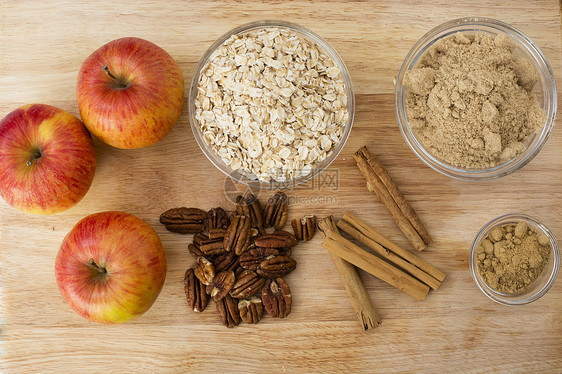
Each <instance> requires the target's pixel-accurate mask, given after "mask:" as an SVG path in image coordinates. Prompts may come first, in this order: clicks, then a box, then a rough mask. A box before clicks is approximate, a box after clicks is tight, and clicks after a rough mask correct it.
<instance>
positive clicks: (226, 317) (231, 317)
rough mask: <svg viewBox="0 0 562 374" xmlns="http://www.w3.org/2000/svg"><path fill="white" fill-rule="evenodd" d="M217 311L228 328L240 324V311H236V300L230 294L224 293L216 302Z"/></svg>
mask: <svg viewBox="0 0 562 374" xmlns="http://www.w3.org/2000/svg"><path fill="white" fill-rule="evenodd" d="M216 304H217V312H218V314H219V317H220V319H221V321H222V323H223V325H225V326H226V327H228V328H232V327H234V326H238V325H239V324H240V312H239V311H238V302H237V301H236V300H234V299H233V298H232V296H230V295H226V296H225V297H224V298H223V299H222V300H219V301H218V302H217V303H216Z"/></svg>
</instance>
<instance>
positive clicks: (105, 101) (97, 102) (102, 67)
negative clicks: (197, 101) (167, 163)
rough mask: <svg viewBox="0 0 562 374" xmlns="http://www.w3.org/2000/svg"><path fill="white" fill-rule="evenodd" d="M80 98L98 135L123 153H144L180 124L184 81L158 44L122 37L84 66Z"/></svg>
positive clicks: (85, 118)
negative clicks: (141, 150) (126, 150)
mask: <svg viewBox="0 0 562 374" xmlns="http://www.w3.org/2000/svg"><path fill="white" fill-rule="evenodd" d="M76 96H77V100H78V108H79V109H80V116H81V117H82V120H83V121H84V124H85V125H86V127H87V128H88V129H89V130H90V131H91V132H92V134H94V135H95V136H97V137H98V138H99V139H100V140H102V141H103V142H105V143H107V144H109V145H112V146H114V147H117V148H141V147H146V146H148V145H151V144H153V143H156V142H157V141H159V140H161V139H162V138H163V137H164V136H166V134H167V133H168V132H169V131H170V130H171V129H172V127H174V125H175V124H176V122H177V121H178V119H179V117H180V114H181V110H182V106H183V76H182V73H181V71H180V68H179V67H178V64H177V63H176V62H175V61H174V59H173V58H172V57H171V56H170V55H169V54H168V53H167V52H166V51H164V50H163V49H162V48H160V47H158V46H157V45H156V44H153V43H151V42H149V41H146V40H143V39H139V38H122V39H117V40H114V41H112V42H109V43H107V44H106V45H104V46H103V47H101V48H99V49H98V50H97V51H95V52H94V53H92V54H91V55H90V56H89V57H88V58H87V59H86V61H84V63H83V64H82V67H81V68H80V72H79V73H78V81H77V86H76Z"/></svg>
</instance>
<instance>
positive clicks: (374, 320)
mask: <svg viewBox="0 0 562 374" xmlns="http://www.w3.org/2000/svg"><path fill="white" fill-rule="evenodd" d="M330 257H332V261H333V262H334V265H336V269H337V270H338V273H339V274H340V278H341V280H342V281H343V285H344V287H345V289H346V291H347V294H348V295H349V298H350V300H351V305H352V306H353V309H354V310H355V314H356V315H357V318H358V319H359V323H361V326H362V327H363V330H370V329H374V328H375V327H377V326H378V325H380V324H381V323H382V321H381V319H380V317H379V315H378V314H377V311H376V310H375V307H374V306H373V302H372V301H371V298H370V297H369V293H368V292H367V289H366V288H365V285H364V284H363V281H362V280H361V277H360V276H359V273H357V269H356V268H355V266H353V265H352V264H350V263H349V262H347V261H345V260H342V259H341V258H339V257H338V256H335V255H333V254H331V253H330Z"/></svg>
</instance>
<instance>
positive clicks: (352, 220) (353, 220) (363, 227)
mask: <svg viewBox="0 0 562 374" xmlns="http://www.w3.org/2000/svg"><path fill="white" fill-rule="evenodd" d="M341 221H345V222H348V223H349V224H351V225H352V226H354V227H355V228H357V229H358V230H360V231H361V232H362V233H363V234H364V235H365V236H366V237H368V238H369V239H372V240H374V241H375V242H377V243H379V244H380V245H381V246H383V247H384V248H386V249H388V250H389V251H391V252H393V253H395V254H396V255H398V256H400V257H402V258H403V259H405V260H406V261H408V262H410V263H412V264H413V265H415V266H416V267H418V268H420V269H421V270H423V271H424V272H426V273H427V274H429V275H431V276H432V277H433V278H435V279H437V280H438V281H439V282H443V280H444V279H445V273H443V272H442V271H440V270H439V269H436V268H435V267H433V266H431V265H430V264H428V263H427V262H425V261H424V260H422V259H421V258H419V257H417V256H416V255H414V254H413V253H411V252H410V251H408V250H406V249H404V248H402V247H400V246H399V245H397V244H395V243H393V242H392V241H390V240H389V239H387V238H386V237H384V236H382V235H381V234H379V233H378V232H377V231H376V230H375V229H374V228H372V227H371V226H369V225H368V224H366V223H365V222H364V221H362V220H361V219H359V218H358V217H357V216H355V215H354V214H352V213H350V212H345V213H344V215H343V217H342V218H341V220H340V222H341ZM338 226H339V223H338Z"/></svg>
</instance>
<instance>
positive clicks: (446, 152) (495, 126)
mask: <svg viewBox="0 0 562 374" xmlns="http://www.w3.org/2000/svg"><path fill="white" fill-rule="evenodd" d="M514 51H515V46H514V44H513V42H512V41H511V40H510V39H509V37H507V36H505V35H503V34H499V35H497V36H495V37H493V36H491V35H490V34H485V33H475V34H466V33H456V34H453V35H450V36H448V37H445V38H443V39H441V40H440V41H438V42H436V43H435V44H434V45H432V46H431V47H429V48H428V50H427V51H426V52H425V54H424V55H423V56H422V58H421V61H420V63H419V65H418V66H417V67H416V68H414V69H412V70H411V71H410V72H408V73H407V74H406V75H405V77H404V85H405V87H406V98H405V102H406V116H407V118H408V122H409V124H410V126H411V128H412V131H413V132H414V134H415V135H416V137H417V138H418V139H419V140H420V141H421V142H422V143H423V144H424V145H425V146H426V147H427V148H428V149H429V151H430V152H431V153H432V154H433V155H434V156H437V157H438V158H440V159H442V160H444V161H446V162H448V163H450V164H452V165H454V166H457V167H462V168H477V169H483V168H489V167H493V166H496V165H498V164H501V163H503V162H506V161H508V160H510V159H512V158H514V157H515V156H517V155H519V154H520V153H521V152H523V151H524V149H525V148H526V146H527V145H528V144H529V142H530V137H531V136H532V135H534V134H536V133H537V131H538V130H540V129H541V128H542V126H543V125H544V122H545V119H546V113H545V111H544V110H543V109H542V108H541V107H540V105H539V103H538V101H537V98H536V96H535V94H534V93H533V92H532V89H533V86H534V85H535V83H536V82H537V80H538V77H537V72H536V69H535V68H534V66H533V65H532V63H531V62H530V61H529V60H528V59H527V58H522V57H517V56H516V54H515V53H514Z"/></svg>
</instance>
